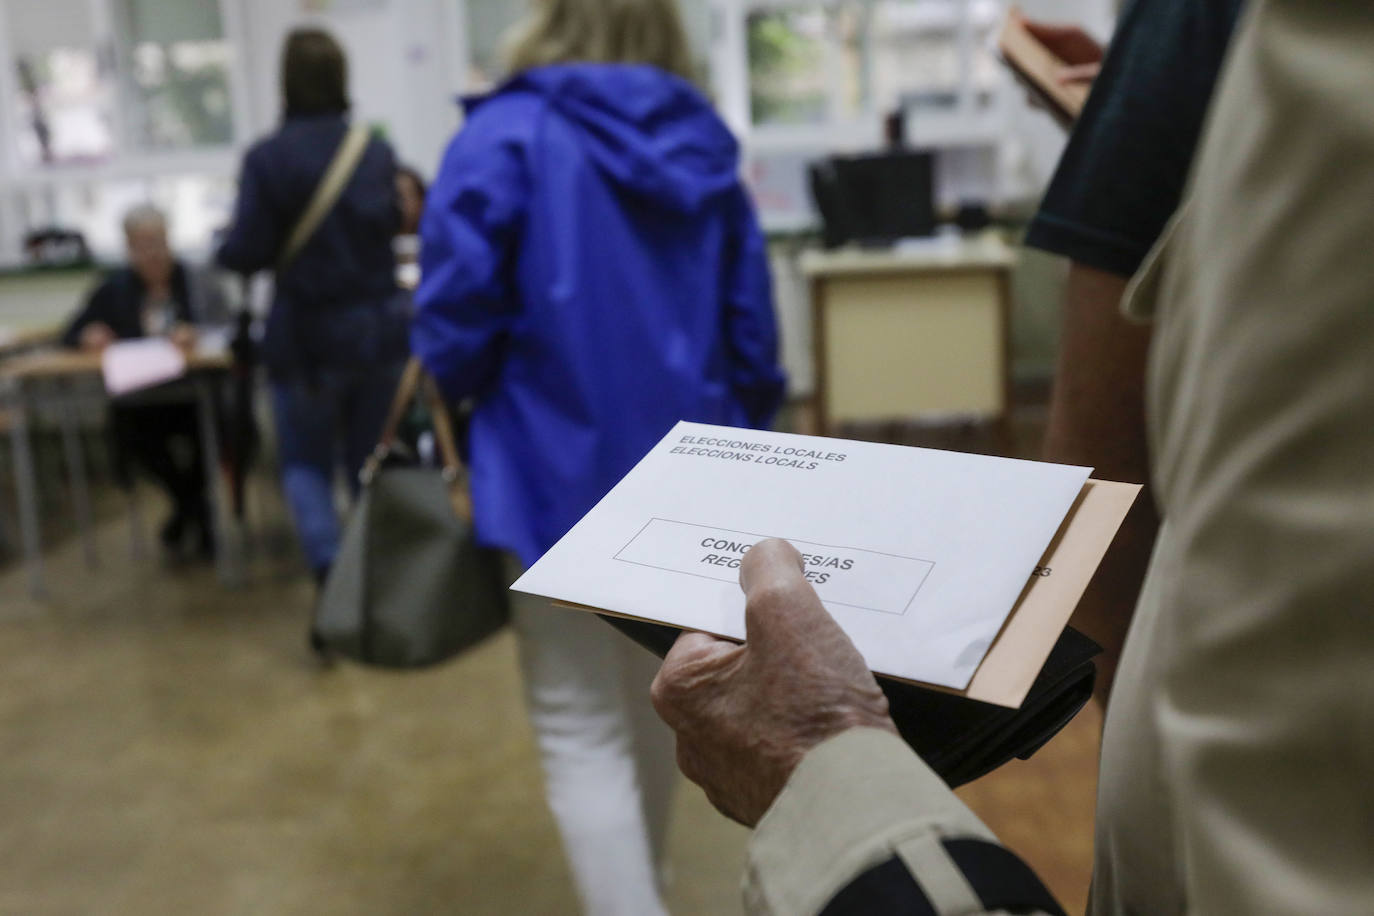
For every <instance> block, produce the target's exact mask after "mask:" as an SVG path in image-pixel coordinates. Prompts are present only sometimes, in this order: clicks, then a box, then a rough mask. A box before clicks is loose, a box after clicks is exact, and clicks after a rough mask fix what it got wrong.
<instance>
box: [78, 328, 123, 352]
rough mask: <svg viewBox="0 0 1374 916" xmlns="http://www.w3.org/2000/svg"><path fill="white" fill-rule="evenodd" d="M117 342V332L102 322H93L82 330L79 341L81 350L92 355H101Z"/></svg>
mask: <svg viewBox="0 0 1374 916" xmlns="http://www.w3.org/2000/svg"><path fill="white" fill-rule="evenodd" d="M114 342H115V332H114V331H112V330H110V326H109V325H108V324H105V323H104V322H101V321H93V322H91V323H90V324H88V325H86V326H85V327H84V328H82V329H81V338H80V340H79V341H78V343H79V345H80V346H81V349H83V350H86V351H87V352H90V353H99V352H100V351H102V350H104V349H105V348H106V347H108V346H109V345H110V344H112V343H114Z"/></svg>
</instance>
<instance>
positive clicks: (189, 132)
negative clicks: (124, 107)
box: [123, 0, 234, 150]
mask: <svg viewBox="0 0 1374 916" xmlns="http://www.w3.org/2000/svg"><path fill="white" fill-rule="evenodd" d="M123 6H124V10H123V12H124V14H125V22H126V28H125V30H124V42H123V44H124V60H125V63H126V66H127V71H128V72H127V74H126V86H127V87H128V102H129V133H130V140H131V141H132V143H133V144H134V145H137V146H138V147H140V148H142V149H149V150H160V149H184V148H190V147H205V146H225V145H228V144H230V143H232V142H233V139H234V118H233V105H232V104H231V100H230V94H229V93H230V88H229V87H230V68H231V66H232V65H233V49H232V48H231V47H230V45H229V42H228V41H226V40H225V37H224V25H223V23H222V21H221V19H220V10H219V2H218V0H177V2H176V3H165V2H156V0H124V2H123Z"/></svg>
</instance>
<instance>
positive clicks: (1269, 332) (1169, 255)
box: [745, 0, 1374, 916]
mask: <svg viewBox="0 0 1374 916" xmlns="http://www.w3.org/2000/svg"><path fill="white" fill-rule="evenodd" d="M1191 187H1192V190H1191V192H1190V194H1189V203H1188V204H1187V205H1186V206H1185V208H1184V211H1183V213H1182V214H1181V215H1180V218H1178V219H1177V220H1176V221H1175V224H1174V225H1173V227H1172V228H1171V231H1170V232H1169V233H1168V235H1167V236H1166V238H1165V239H1164V240H1162V241H1161V243H1160V245H1159V246H1158V247H1157V249H1156V251H1155V253H1154V254H1153V255H1152V257H1151V259H1150V261H1149V262H1148V263H1147V265H1146V266H1145V268H1143V270H1142V274H1141V275H1140V276H1139V277H1138V278H1137V281H1136V284H1135V287H1134V289H1133V292H1132V295H1131V299H1130V307H1131V309H1132V310H1133V311H1134V312H1135V313H1136V314H1140V315H1153V316H1154V319H1155V323H1156V332H1155V344H1154V349H1153V351H1152V356H1151V363H1150V369H1149V393H1148V398H1149V404H1148V414H1149V420H1148V422H1149V427H1150V438H1151V450H1152V463H1153V475H1154V483H1155V488H1156V492H1157V494H1158V498H1159V500H1160V505H1161V509H1162V511H1163V515H1164V517H1165V519H1166V521H1165V524H1164V527H1163V529H1162V530H1161V532H1160V536H1159V540H1158V543H1157V546H1156V549H1155V555H1154V558H1153V561H1152V564H1151V568H1150V574H1149V576H1148V578H1147V580H1146V584H1145V588H1144V591H1143V593H1142V596H1141V599H1140V603H1139V606H1138V608H1137V610H1136V615H1135V619H1134V622H1133V625H1132V629H1131V632H1130V635H1129V637H1128V639H1127V642H1126V649H1125V654H1124V657H1123V659H1122V664H1121V668H1120V671H1119V672H1118V674H1117V681H1116V685H1115V689H1114V692H1113V695H1112V704H1111V708H1110V710H1109V712H1108V716H1107V722H1106V726H1105V732H1104V739H1103V752H1102V772H1101V780H1100V785H1099V799H1098V825H1097V863H1096V868H1095V873H1094V886H1093V892H1092V898H1091V905H1090V909H1091V912H1093V913H1095V914H1098V916H1102V914H1136V913H1140V914H1146V913H1148V914H1154V913H1199V914H1228V916H1229V914H1250V913H1284V914H1289V913H1291V914H1303V916H1311V914H1321V916H1337V914H1352V916H1354V914H1360V916H1368V914H1374V3H1368V2H1364V0H1358V2H1357V0H1267V2H1265V0H1262V2H1259V3H1257V4H1256V6H1255V7H1254V8H1252V9H1251V10H1250V13H1249V15H1247V17H1246V18H1245V20H1244V21H1243V23H1242V25H1241V27H1240V32H1239V34H1238V37H1237V39H1236V44H1235V47H1234V48H1233V51H1232V56H1231V60H1230V62H1229V64H1228V67H1227V70H1226V73H1225V75H1224V76H1223V79H1222V83H1221V85H1220V87H1219V89H1218V97H1217V102H1216V104H1215V105H1214V108H1213V111H1212V113H1211V115H1210V121H1209V125H1208V129H1207V133H1206V136H1205V138H1204V141H1203V145H1202V148H1201V150H1200V152H1199V158H1198V162H1197V167H1196V169H1195V172H1194V176H1193V180H1192V184H1191ZM955 835H959V836H985V835H986V828H984V827H983V825H982V824H980V823H979V822H978V821H977V819H976V818H974V816H973V815H972V814H971V813H970V812H969V811H968V810H967V809H965V808H964V807H963V806H962V805H961V804H960V803H959V802H958V801H957V799H955V798H954V797H953V795H952V794H951V793H950V792H949V791H948V790H947V789H945V788H944V786H943V785H942V784H940V782H939V780H938V779H936V778H935V777H934V776H933V774H931V773H930V771H929V770H928V769H926V768H925V767H924V765H923V764H921V763H920V762H919V761H918V760H916V759H915V758H914V757H913V756H912V755H911V754H910V753H909V752H908V751H907V750H906V749H905V748H904V747H903V746H902V745H901V744H900V742H898V741H897V740H896V739H892V738H888V737H887V736H885V735H882V734H881V733H876V732H851V733H847V734H845V735H841V736H839V737H837V738H834V739H832V740H831V741H830V742H828V743H827V744H825V745H822V746H821V747H820V748H818V749H816V750H815V751H813V752H812V753H811V754H810V755H809V756H808V757H807V758H806V760H804V761H803V763H802V765H801V766H800V767H799V768H798V770H797V772H796V773H795V774H794V776H793V778H792V780H791V782H790V783H789V785H788V787H787V789H786V790H785V791H784V792H783V794H782V795H781V796H780V797H779V798H778V800H777V801H776V802H775V804H774V806H773V808H772V809H771V810H770V811H769V813H768V815H767V816H766V818H765V819H764V821H763V823H762V824H761V825H760V827H759V829H758V831H757V832H756V834H755V836H754V839H753V842H752V845H751V857H750V866H749V873H748V875H747V876H746V888H745V898H746V903H747V904H748V907H749V909H750V911H751V912H755V913H776V914H803V913H814V912H817V911H818V910H819V909H821V908H822V907H823V906H824V905H825V903H826V902H827V901H828V900H829V899H830V898H831V897H832V896H833V895H834V894H835V893H836V892H837V891H839V890H840V889H841V888H843V887H844V886H845V885H846V884H848V883H849V881H850V880H852V879H853V878H854V877H856V876H857V875H859V874H861V873H862V872H863V871H865V870H866V869H867V868H868V867H870V866H872V865H875V864H878V863H880V862H882V861H886V860H887V859H889V858H890V857H891V856H893V855H894V854H896V855H898V856H900V857H901V858H902V859H903V860H904V861H905V862H906V864H907V866H908V868H909V870H910V871H911V872H912V875H913V877H915V879H916V880H917V881H918V883H919V884H920V885H921V887H922V889H923V890H925V892H926V893H927V895H928V896H930V897H931V898H932V902H934V903H935V904H936V909H937V911H938V912H940V913H976V912H980V910H979V909H978V907H977V906H976V898H972V900H973V902H972V903H971V902H970V900H971V898H970V897H969V896H968V895H969V892H970V891H969V889H968V887H967V884H966V882H964V883H963V884H962V885H961V883H960V882H961V881H962V876H961V875H960V874H959V873H958V871H957V869H954V868H952V866H951V863H950V861H949V860H948V858H947V857H944V856H942V855H941V853H940V846H939V844H938V840H936V841H932V839H931V838H932V837H935V838H938V837H939V836H955Z"/></svg>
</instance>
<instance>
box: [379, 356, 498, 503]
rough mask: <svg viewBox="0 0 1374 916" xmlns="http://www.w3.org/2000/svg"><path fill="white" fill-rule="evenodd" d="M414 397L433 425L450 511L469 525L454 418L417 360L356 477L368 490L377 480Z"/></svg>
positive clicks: (404, 377)
mask: <svg viewBox="0 0 1374 916" xmlns="http://www.w3.org/2000/svg"><path fill="white" fill-rule="evenodd" d="M417 395H418V396H423V397H424V399H425V402H426V404H427V406H428V407H429V413H430V418H431V419H432V420H433V422H434V440H435V443H436V444H437V445H438V447H439V458H440V460H441V461H443V463H444V482H445V483H446V484H447V485H448V491H449V499H450V501H451V502H452V503H453V510H454V512H456V513H457V514H458V517H459V518H461V519H463V520H464V521H466V522H471V521H472V499H471V496H470V495H469V494H468V488H467V486H466V482H465V480H464V478H465V476H466V474H467V469H466V468H464V467H463V459H462V458H461V457H460V456H459V454H458V439H457V436H455V435H454V429H453V418H452V417H451V416H450V415H449V412H448V405H446V404H445V403H444V398H443V395H442V394H440V393H439V387H438V386H437V385H436V384H435V383H434V380H433V379H432V378H430V377H429V376H428V375H426V373H425V369H424V366H423V365H422V364H421V363H420V360H419V358H418V357H413V356H412V357H411V358H410V362H408V363H406V368H405V372H403V373H402V374H401V381H400V384H398V385H397V386H396V395H395V397H393V398H392V400H391V410H390V412H389V413H388V414H387V418H386V424H385V425H384V426H383V427H382V435H381V438H380V439H379V440H378V442H377V447H376V448H375V449H373V450H372V454H371V455H369V456H368V459H367V461H366V462H365V463H364V464H363V469H362V473H361V474H360V475H359V477H360V479H361V481H362V484H363V485H364V486H367V485H368V484H370V483H371V482H372V478H374V477H376V476H377V472H378V471H379V470H381V467H382V462H384V461H385V460H386V458H387V455H389V454H391V447H392V445H393V444H394V443H395V441H396V433H397V430H398V429H399V428H400V426H401V419H402V417H404V416H405V412H406V408H408V407H409V406H410V404H411V402H412V401H414V400H415V398H416V396H417Z"/></svg>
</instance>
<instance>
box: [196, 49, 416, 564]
mask: <svg viewBox="0 0 1374 916" xmlns="http://www.w3.org/2000/svg"><path fill="white" fill-rule="evenodd" d="M282 89H283V94H284V96H285V103H286V111H285V117H284V120H283V123H282V125H281V127H280V129H278V130H277V132H276V133H274V134H272V135H271V136H270V137H268V138H266V139H264V140H262V141H260V142H259V143H257V144H256V145H254V146H253V147H252V148H251V149H250V150H249V151H248V153H247V155H246V156H245V158H244V162H243V171H242V174H241V176H240V179H239V197H238V204H237V207H236V209H235V213H234V220H233V225H232V227H231V228H230V230H229V232H228V235H227V236H226V237H225V239H224V241H223V243H222V245H221V246H220V249H219V262H220V263H221V264H222V265H224V266H225V267H227V268H229V269H231V270H236V271H239V272H241V273H251V272H255V271H259V270H265V269H276V293H275V297H274V300H273V304H272V309H271V312H270V313H269V314H268V316H267V328H266V332H265V334H264V338H263V347H262V356H263V362H264V363H265V365H266V367H267V372H268V376H269V378H270V380H271V383H272V398H273V408H274V414H275V418H276V426H277V438H278V446H279V448H280V451H281V462H282V478H283V479H282V484H283V488H284V490H285V491H286V498H287V501H288V503H289V504H290V507H291V512H292V516H293V517H294V519H295V523H296V529H297V532H298V533H299V535H300V538H301V541H302V543H303V546H304V549H305V553H306V558H307V560H308V562H309V563H310V567H311V569H312V571H313V572H314V574H315V576H316V577H317V579H318V580H320V581H323V579H324V577H325V575H326V574H327V572H328V570H329V567H330V564H331V563H333V560H334V555H335V552H336V551H337V550H338V544H339V537H340V527H339V519H338V516H337V514H336V512H335V509H334V501H333V477H334V472H335V468H336V465H337V463H338V461H337V456H340V455H341V456H342V458H343V464H344V470H345V471H346V473H347V474H348V479H349V481H350V484H351V485H352V486H353V487H354V488H355V491H356V487H357V473H358V471H359V470H360V469H361V467H362V464H363V461H364V460H365V459H366V457H367V455H368V453H369V452H370V451H371V450H372V448H373V446H374V445H375V444H376V441H377V437H378V436H379V435H380V433H381V428H382V423H383V422H384V420H385V416H386V409H387V405H388V404H389V403H390V399H391V397H392V394H393V393H394V391H395V387H396V383H397V381H398V380H399V377H400V371H401V366H402V364H403V363H404V360H405V358H406V355H407V345H406V339H405V337H406V317H405V302H404V299H403V298H402V299H399V301H398V296H397V288H396V280H395V273H396V265H395V258H394V256H393V254H392V237H393V236H395V234H396V232H397V230H398V228H399V224H400V212H399V209H398V206H397V200H396V158H395V156H394V154H393V153H392V151H391V148H390V146H388V145H387V144H386V143H385V142H384V141H383V140H381V139H380V138H377V137H372V138H371V139H370V140H369V142H368V145H367V148H366V150H365V152H364V153H363V155H362V158H361V161H360V162H359V164H358V166H357V168H356V170H355V171H354V173H353V175H352V177H351V178H350V179H349V181H348V183H347V185H346V186H345V188H344V190H343V192H342V194H341V195H340V197H339V199H338V201H337V203H336V204H335V205H334V206H333V208H332V209H331V210H330V211H329V213H328V215H327V216H325V218H324V220H323V221H322V222H321V223H320V225H319V227H318V228H317V229H316V230H315V232H314V234H313V235H312V236H311V237H310V238H309V240H308V241H307V242H306V243H305V245H304V247H302V248H301V249H300V251H299V253H298V254H297V255H296V256H295V257H294V259H292V260H291V261H290V263H289V264H284V265H283V264H282V263H281V260H282V258H283V253H284V249H285V247H286V243H287V239H288V238H289V236H290V235H291V232H292V230H293V229H294V227H295V226H296V224H297V223H298V221H299V220H300V219H301V216H302V215H303V214H304V212H305V210H306V207H307V206H308V204H309V202H310V200H311V198H312V197H313V196H314V194H315V191H316V188H317V187H319V185H320V183H321V179H322V178H323V176H324V173H325V170H326V169H327V168H328V167H329V164H330V162H331V161H332V160H333V159H334V156H335V153H336V152H337V151H338V150H339V148H340V145H341V144H342V142H343V140H344V137H345V135H346V134H347V132H348V130H349V122H348V109H349V102H348V67H347V61H346V59H345V57H344V53H343V49H342V48H341V47H339V45H338V43H337V42H335V40H334V39H333V38H332V37H330V36H329V35H328V34H327V33H325V32H322V31H319V30H316V29H300V30H297V31H295V32H292V33H291V34H290V35H289V36H287V39H286V45H285V49H284V52H283V55H282Z"/></svg>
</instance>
